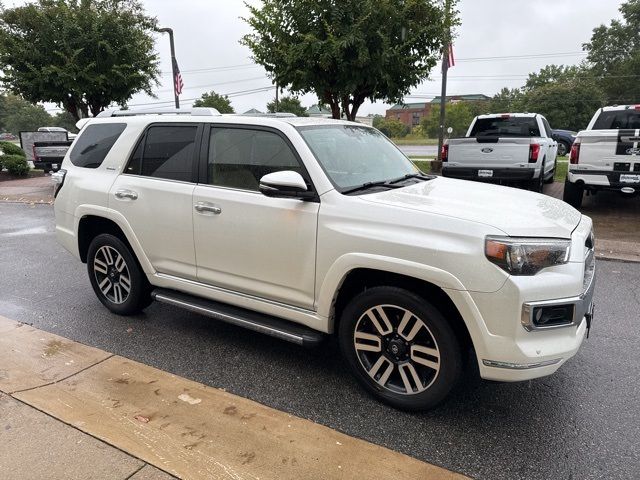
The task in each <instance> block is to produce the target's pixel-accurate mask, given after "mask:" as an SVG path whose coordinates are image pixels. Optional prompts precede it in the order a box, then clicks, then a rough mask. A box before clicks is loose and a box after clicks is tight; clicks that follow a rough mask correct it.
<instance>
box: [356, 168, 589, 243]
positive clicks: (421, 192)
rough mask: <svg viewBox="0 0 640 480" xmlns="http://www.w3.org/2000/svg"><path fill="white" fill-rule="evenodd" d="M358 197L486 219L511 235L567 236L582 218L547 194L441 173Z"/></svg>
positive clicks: (451, 215)
mask: <svg viewBox="0 0 640 480" xmlns="http://www.w3.org/2000/svg"><path fill="white" fill-rule="evenodd" d="M360 199H362V200H363V201H366V202H373V203H378V204H386V205H390V206H394V207H401V208H407V209H411V210H418V211H421V212H427V213H432V214H436V215H446V216H448V217H454V218H459V219H462V220H468V221H470V222H476V223H484V224H486V225H490V226H492V227H495V228H498V229H500V230H502V231H503V232H504V233H506V234H507V235H509V236H513V237H517V236H522V237H553V238H571V233H572V232H573V230H574V229H575V228H576V226H577V225H578V223H580V219H581V214H580V212H578V211H577V210H576V209H574V208H573V207H571V206H570V205H568V204H566V203H565V202H563V201H561V200H558V199H556V198H553V197H549V196H547V195H541V194H539V193H534V192H527V191H524V190H519V189H516V188H509V187H502V186H499V185H490V184H483V183H478V182H471V181H466V180H455V179H451V178H442V177H438V178H435V179H433V180H429V181H426V182H420V183H416V184H415V185H410V186H408V187H404V188H398V189H395V190H387V191H384V192H380V193H373V194H365V195H361V196H360Z"/></svg>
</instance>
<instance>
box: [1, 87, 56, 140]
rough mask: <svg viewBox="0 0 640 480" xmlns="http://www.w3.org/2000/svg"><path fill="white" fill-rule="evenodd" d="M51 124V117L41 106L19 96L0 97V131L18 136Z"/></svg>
mask: <svg viewBox="0 0 640 480" xmlns="http://www.w3.org/2000/svg"><path fill="white" fill-rule="evenodd" d="M51 124H52V118H51V115H49V114H48V113H47V111H46V110H45V109H44V107H42V106H41V105H33V104H31V103H29V102H27V101H26V100H24V99H23V98H21V97H18V96H17V95H7V96H4V97H2V96H0V130H6V131H8V132H11V133H13V134H14V135H17V134H18V133H19V132H22V131H33V130H37V129H38V127H44V126H46V125H51Z"/></svg>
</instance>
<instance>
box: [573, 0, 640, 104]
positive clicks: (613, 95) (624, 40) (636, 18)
mask: <svg viewBox="0 0 640 480" xmlns="http://www.w3.org/2000/svg"><path fill="white" fill-rule="evenodd" d="M620 13H621V14H622V21H620V20H612V21H611V23H610V24H609V26H606V25H600V26H599V27H597V28H595V29H594V30H593V34H592V36H591V41H590V42H589V43H585V44H584V45H583V48H584V49H585V50H586V51H587V52H589V54H588V56H587V62H588V64H589V66H590V67H591V72H592V73H593V74H594V75H596V76H597V77H598V82H599V84H600V87H601V88H602V90H604V92H605V94H606V101H607V103H608V104H614V103H618V104H623V103H638V102H640V0H628V1H627V2H625V3H623V4H622V5H621V6H620Z"/></svg>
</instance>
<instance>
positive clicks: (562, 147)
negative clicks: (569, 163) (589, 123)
mask: <svg viewBox="0 0 640 480" xmlns="http://www.w3.org/2000/svg"><path fill="white" fill-rule="evenodd" d="M551 134H552V137H553V139H554V140H555V141H556V142H558V156H559V157H564V156H565V155H566V154H567V153H569V151H570V150H571V145H573V141H574V140H575V139H576V135H577V134H578V132H574V131H572V130H551Z"/></svg>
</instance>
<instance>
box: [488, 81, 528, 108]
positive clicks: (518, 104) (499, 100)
mask: <svg viewBox="0 0 640 480" xmlns="http://www.w3.org/2000/svg"><path fill="white" fill-rule="evenodd" d="M522 98H523V94H522V90H521V89H519V88H511V89H510V88H506V87H505V88H503V89H502V90H500V92H498V93H496V94H495V95H494V96H493V98H492V99H491V101H490V102H489V105H488V110H489V112H490V113H509V112H518V111H521V110H522Z"/></svg>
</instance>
